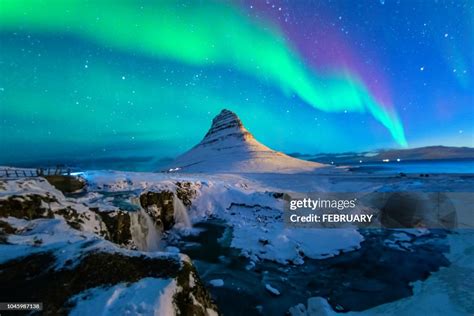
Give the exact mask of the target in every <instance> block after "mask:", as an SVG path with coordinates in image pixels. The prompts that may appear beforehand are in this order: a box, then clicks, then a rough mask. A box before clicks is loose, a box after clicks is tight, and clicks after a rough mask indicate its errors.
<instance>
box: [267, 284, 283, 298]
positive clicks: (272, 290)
mask: <svg viewBox="0 0 474 316" xmlns="http://www.w3.org/2000/svg"><path fill="white" fill-rule="evenodd" d="M265 288H266V289H267V291H268V292H270V293H272V294H273V295H275V296H278V295H280V291H278V290H277V289H276V288H274V287H273V286H271V285H270V284H265Z"/></svg>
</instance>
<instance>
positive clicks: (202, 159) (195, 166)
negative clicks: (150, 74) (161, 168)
mask: <svg viewBox="0 0 474 316" xmlns="http://www.w3.org/2000/svg"><path fill="white" fill-rule="evenodd" d="M320 167H324V165H322V164H318V163H315V162H310V161H305V160H300V159H296V158H293V157H290V156H287V155H285V154H283V153H281V152H278V151H275V150H272V149H270V148H268V147H267V146H265V145H263V144H261V143H260V142H258V141H257V140H256V139H255V138H254V137H253V135H252V134H251V133H250V132H249V131H248V130H247V129H246V128H245V127H244V125H243V124H242V121H241V120H240V119H239V117H238V116H237V115H236V114H235V113H233V112H231V111H229V110H222V111H221V112H220V113H219V115H217V116H216V117H215V118H214V119H213V120H212V126H211V128H210V129H209V131H208V132H207V134H206V136H205V137H204V139H203V140H202V141H201V142H200V143H199V144H197V145H196V146H194V147H193V148H192V149H191V150H189V151H188V152H186V153H184V154H183V155H181V156H179V157H178V158H176V160H175V161H173V163H171V164H170V165H169V166H168V167H167V168H166V170H168V171H170V172H206V173H216V172H230V173H243V172H258V173H262V172H279V173H293V172H301V171H311V170H314V169H317V168H320Z"/></svg>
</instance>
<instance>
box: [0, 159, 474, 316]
mask: <svg viewBox="0 0 474 316" xmlns="http://www.w3.org/2000/svg"><path fill="white" fill-rule="evenodd" d="M80 176H81V177H83V178H84V179H86V181H87V183H88V189H87V190H88V192H87V193H84V194H80V195H77V196H74V197H70V198H67V197H64V196H63V195H62V193H61V192H59V191H57V190H55V189H54V188H52V187H51V186H50V185H49V184H47V183H46V182H41V181H38V179H29V180H28V179H22V180H12V181H2V182H0V199H7V198H8V197H11V196H13V195H16V196H21V195H24V196H26V195H30V194H37V195H43V196H49V197H53V198H55V199H56V200H57V201H59V202H58V203H56V202H53V203H50V205H48V207H49V208H51V209H53V210H56V209H57V210H59V209H62V208H64V207H68V206H69V207H73V208H74V209H75V210H77V211H78V212H79V213H81V212H82V213H84V214H85V215H84V216H86V218H87V220H85V221H84V223H83V224H82V226H83V227H82V231H76V230H72V229H71V228H70V227H68V226H67V225H66V223H65V222H64V220H62V219H58V218H54V219H36V220H32V221H25V220H22V219H16V218H12V217H9V218H6V219H4V220H5V221H6V222H7V223H8V224H10V225H11V226H12V227H15V228H17V229H19V230H20V231H23V232H24V233H22V234H18V235H14V236H12V237H10V238H11V239H9V242H10V243H11V244H9V245H0V263H2V262H6V261H7V260H10V259H13V258H17V257H21V256H23V255H25V254H31V253H34V252H36V251H43V250H45V249H47V250H52V251H55V253H56V254H57V257H58V260H57V264H58V267H60V266H61V265H63V264H64V263H65V262H67V261H74V260H76V258H77V256H79V255H80V253H81V252H86V251H93V250H94V249H100V250H101V251H110V252H123V253H125V254H126V255H127V256H128V255H130V256H133V255H137V254H141V252H137V251H133V250H127V249H123V248H119V247H117V246H116V245H114V244H112V243H110V242H108V241H105V240H103V239H101V238H99V237H98V236H97V233H98V232H99V231H100V230H101V229H102V228H103V227H101V223H100V222H99V221H98V220H97V219H96V218H95V217H94V216H93V215H91V213H90V211H89V208H91V207H95V208H99V209H101V210H104V211H105V210H107V211H112V210H118V209H119V207H118V206H117V204H116V203H115V202H114V198H113V196H111V195H110V194H112V193H121V194H122V193H123V194H124V195H125V194H127V195H134V196H138V195H139V194H141V193H143V192H147V191H160V190H163V189H167V190H171V191H175V190H176V183H177V182H190V183H191V184H192V185H191V187H192V189H194V190H195V191H196V192H197V194H196V196H195V197H194V198H193V201H192V206H191V207H190V208H189V210H188V211H189V217H190V220H191V222H193V223H197V222H201V221H203V220H206V219H209V218H213V219H219V220H223V221H224V222H226V223H227V224H228V225H229V226H231V227H232V236H231V243H230V245H231V247H233V248H235V249H238V250H239V251H240V254H241V255H243V256H244V257H246V258H247V259H248V260H250V262H253V263H255V262H261V261H264V260H269V261H272V262H277V263H279V264H284V265H286V264H294V265H302V264H304V260H305V259H306V258H309V259H322V258H328V257H331V256H336V255H338V254H339V253H341V252H349V251H355V250H357V249H358V248H359V247H360V244H361V242H362V241H363V240H364V237H363V236H362V234H361V233H360V232H359V231H358V230H357V229H352V228H347V229H289V228H287V227H285V225H284V224H283V220H282V212H283V211H282V210H283V205H284V201H283V200H282V199H279V198H276V197H275V196H276V195H275V194H279V193H291V192H322V191H326V192H354V191H363V192H374V191H379V192H385V191H459V192H469V191H472V188H473V184H474V177H472V176H471V175H453V174H451V175H442V174H438V175H431V176H430V177H429V178H426V177H423V178H421V177H419V176H418V175H415V174H409V175H407V176H404V177H400V176H398V175H396V174H393V175H390V174H384V175H377V174H360V173H359V174H354V173H350V172H348V171H347V170H345V169H344V168H321V169H318V170H317V171H315V172H311V173H300V174H271V173H258V174H179V173H134V172H119V171H86V172H83V173H81V174H80ZM129 202H130V201H129ZM181 233H193V232H192V229H186V228H184V229H181ZM473 236H474V234H473V233H472V232H471V231H466V232H463V233H460V234H454V235H450V236H449V242H450V245H451V250H450V252H449V259H450V261H451V262H452V264H451V266H449V267H447V268H442V269H441V270H440V271H439V272H436V273H435V274H433V276H431V277H430V278H428V279H427V280H426V281H424V282H421V281H420V282H416V283H415V284H414V286H415V290H414V296H412V297H409V298H405V299H402V300H399V301H396V302H393V303H388V304H384V305H381V306H378V307H375V308H373V309H370V310H367V311H364V312H363V313H361V314H364V315H366V314H367V315H382V314H383V315H395V314H400V313H402V314H413V313H415V312H416V313H420V312H421V313H422V314H430V315H448V314H453V315H466V314H467V312H472V311H473V310H474V307H473V306H472V301H473V300H472V293H473V292H474V291H473V288H472V284H474V283H473V282H472V281H473V280H471V279H472V278H471V277H470V276H471V275H474V274H473V273H472V272H473V266H472V263H471V262H474V258H473V257H472V254H473V253H474V251H473V249H472V244H473ZM396 237H397V240H396V241H392V244H390V242H391V241H387V246H388V247H400V245H402V246H403V243H407V247H406V249H408V248H409V243H410V240H409V237H407V235H406V234H404V233H403V232H401V233H400V234H398V235H396ZM407 238H408V239H407ZM38 239H40V240H41V247H37V246H35V240H38ZM402 248H403V247H402ZM406 249H401V251H405V250H406ZM146 255H147V256H163V255H164V254H163V253H160V252H154V253H150V252H148V253H146ZM167 255H170V256H179V255H178V254H176V251H174V253H168V254H167ZM463 275H464V276H463ZM214 283H215V282H214ZM219 285H220V286H221V283H220V282H219ZM226 285H227V284H226ZM214 286H216V285H214ZM220 286H219V287H220ZM222 286H225V285H224V284H222ZM270 287H271V285H270ZM267 290H268V288H267ZM268 291H270V290H268ZM174 292H176V284H175V283H174V280H172V279H142V280H140V281H139V282H136V283H133V284H117V285H114V286H113V287H107V288H94V289H90V290H88V291H87V292H83V293H81V294H79V295H78V296H77V297H75V298H74V299H76V300H77V302H78V304H77V306H76V308H75V309H74V311H73V314H75V315H85V314H90V313H94V314H104V315H109V314H110V315H113V314H126V313H129V314H131V315H138V314H143V315H148V314H151V313H152V311H155V312H156V310H161V311H167V310H168V309H169V308H170V302H169V300H170V295H167V294H166V293H174ZM272 293H273V295H275V296H276V295H277V294H276V292H275V291H273V292H272ZM301 303H304V302H301ZM320 303H321V304H320V305H322V306H323V307H324V301H322V300H320ZM326 307H327V309H326V312H327V313H329V314H334V313H336V312H335V311H333V310H332V309H331V308H330V307H329V306H326ZM306 308H307V307H306V306H305V309H306ZM210 313H211V312H210ZM354 314H357V313H354ZM302 315H305V314H302ZM306 315H309V313H307V314H306Z"/></svg>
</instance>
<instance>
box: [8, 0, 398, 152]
mask: <svg viewBox="0 0 474 316" xmlns="http://www.w3.org/2000/svg"><path fill="white" fill-rule="evenodd" d="M141 4H142V5H137V2H136V1H125V0H123V1H110V0H101V1H92V2H89V3H87V6H86V5H85V4H84V2H83V1H79V0H69V1H53V0H52V1H29V0H25V1H22V0H3V1H1V3H0V6H1V7H0V28H1V31H2V32H5V31H12V30H18V29H20V30H21V31H30V32H35V33H38V32H40V33H42V34H58V33H59V34H66V35H67V34H71V35H75V36H79V37H80V38H83V39H84V40H89V41H92V42H94V43H96V44H97V45H100V46H103V47H107V48H111V49H119V50H121V51H123V52H128V53H139V54H142V55H143V56H147V57H148V58H157V59H163V58H164V59H169V60H172V61H175V62H180V63H184V64H188V65H191V66H197V67H216V66H229V67H233V68H234V69H236V70H238V71H240V72H241V73H243V74H247V75H249V76H253V77H254V78H257V79H258V80H260V81H262V82H265V83H268V84H270V85H274V86H277V87H279V89H281V90H282V91H283V92H284V93H286V94H287V95H291V94H295V95H297V96H298V97H299V98H300V99H301V100H303V101H304V102H306V103H307V104H309V105H311V106H312V107H314V108H315V109H318V110H321V111H325V112H345V111H349V112H357V113H366V112H367V113H370V114H371V115H372V116H373V117H374V118H375V119H376V120H377V121H379V122H380V123H381V124H382V125H383V126H385V127H386V128H387V129H388V130H389V131H390V133H391V135H392V137H393V138H394V140H395V141H396V142H397V143H398V144H400V145H402V146H406V145H407V142H406V139H405V135H404V130H403V126H402V124H401V122H400V120H399V119H398V117H397V115H396V113H395V112H394V111H392V110H391V109H390V108H389V107H386V106H384V105H382V104H379V103H378V102H377V101H376V100H375V98H374V97H373V96H372V95H371V94H370V93H369V91H368V90H367V88H365V87H364V85H363V84H362V83H361V81H360V80H358V79H357V77H356V76H355V75H351V74H350V73H348V72H347V71H342V72H341V73H340V74H336V73H334V74H330V75H328V74H325V75H322V74H318V73H316V72H314V71H311V70H310V69H308V68H307V67H306V66H305V65H304V62H303V61H302V60H301V58H300V57H299V56H298V54H297V53H296V52H295V50H294V49H293V48H292V47H291V45H290V44H289V43H287V42H286V41H285V39H284V37H283V36H282V34H281V33H280V31H279V30H278V29H277V28H276V27H274V26H273V25H271V24H270V23H264V24H262V23H261V22H257V21H254V20H253V19H250V18H249V17H248V16H246V15H245V14H244V13H243V12H241V11H240V10H239V9H238V8H236V7H234V6H229V5H226V4H223V3H220V2H205V3H199V4H196V2H190V3H188V4H187V5H179V4H177V3H176V2H174V1H159V2H154V3H153V2H148V1H144V2H143V3H141ZM112 6H113V8H114V10H113V11H112V10H110V7H112ZM90 85H94V84H93V83H91V84H90ZM51 88H52V89H55V87H51ZM164 93H165V94H166V91H164ZM16 97H19V98H20V99H21V96H19V95H17V96H16ZM25 101H26V100H25ZM48 101H49V102H48V103H50V104H51V103H52V102H51V101H54V100H48ZM56 101H57V100H56ZM191 104H192V103H191ZM194 110H198V109H194ZM60 111H61V110H60ZM90 119H92V118H90ZM162 137H166V135H162Z"/></svg>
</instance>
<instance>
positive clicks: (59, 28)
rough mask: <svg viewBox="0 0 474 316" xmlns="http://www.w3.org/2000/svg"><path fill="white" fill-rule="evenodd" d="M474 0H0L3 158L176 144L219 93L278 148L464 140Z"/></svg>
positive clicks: (123, 152)
mask: <svg viewBox="0 0 474 316" xmlns="http://www.w3.org/2000/svg"><path fill="white" fill-rule="evenodd" d="M473 11H474V9H473V4H472V2H469V1H456V2H455V3H450V2H447V1H438V2H433V4H431V5H428V4H427V3H425V2H423V3H422V2H419V3H414V2H411V1H390V0H387V1H385V2H383V1H382V2H381V1H375V0H374V1H370V0H366V1H362V2H360V3H359V4H355V3H351V2H349V1H321V2H317V3H314V2H311V1H235V2H230V1H228V2H222V1H215V2H214V1H184V2H183V1H127V0H121V1H108V0H102V1H79V0H74V1H72V0H71V1H59V0H51V1H29V0H26V1H19V0H16V1H15V0H0V106H1V108H0V111H1V112H0V116H1V121H2V125H1V126H0V136H1V142H2V144H3V146H4V147H5V148H14V149H13V150H2V155H1V157H0V158H1V159H0V160H1V161H0V162H12V161H28V160H29V161H32V160H34V159H37V160H42V159H57V158H58V157H64V159H65V160H67V159H70V158H71V157H74V158H76V159H105V160H107V159H113V158H124V159H132V158H134V159H138V160H140V159H147V157H153V158H154V159H160V158H167V157H173V156H175V155H177V154H179V153H181V152H182V151H184V150H186V149H188V148H189V147H191V146H192V145H194V144H195V143H196V142H198V141H199V140H200V138H201V137H202V136H203V135H204V133H205V132H206V130H207V128H208V127H209V125H210V119H211V118H212V117H213V116H214V115H215V114H217V113H218V112H219V111H220V109H222V108H229V109H231V110H233V111H235V112H236V113H237V114H238V115H239V116H240V117H241V118H242V119H243V121H244V123H245V125H246V126H247V127H248V128H249V130H251V132H252V133H254V134H255V136H256V137H257V138H258V139H259V140H261V141H262V142H263V143H265V144H267V145H269V146H270V147H273V148H275V149H278V150H281V151H286V152H295V151H298V152H305V153H314V152H321V151H325V152H328V151H331V152H341V151H353V150H367V149H377V148H382V147H385V148H386V147H400V146H402V147H403V146H407V145H408V146H412V145H424V144H432V143H436V142H437V143H439V144H446V145H471V146H472V145H473V144H472V135H473V130H472V121H473V119H474V115H473V108H472V107H473V91H474V87H473V80H472V79H473V77H472V71H473V64H474V63H473V58H472V49H473V38H474V36H473V22H472V20H473ZM445 17H451V18H445ZM469 142H470V143H469Z"/></svg>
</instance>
